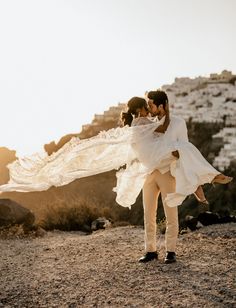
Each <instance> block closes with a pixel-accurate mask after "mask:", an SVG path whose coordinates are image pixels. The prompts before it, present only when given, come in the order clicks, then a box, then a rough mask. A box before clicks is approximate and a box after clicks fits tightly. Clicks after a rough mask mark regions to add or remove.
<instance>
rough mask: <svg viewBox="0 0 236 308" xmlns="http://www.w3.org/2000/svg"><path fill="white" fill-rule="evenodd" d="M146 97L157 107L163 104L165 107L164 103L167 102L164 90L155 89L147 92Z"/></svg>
mask: <svg viewBox="0 0 236 308" xmlns="http://www.w3.org/2000/svg"><path fill="white" fill-rule="evenodd" d="M147 97H148V98H149V99H151V100H153V103H154V104H155V105H156V106H157V107H158V106H160V105H163V108H164V109H165V108H166V104H167V103H168V97H167V95H166V93H165V92H164V91H161V90H156V91H150V92H148V95H147Z"/></svg>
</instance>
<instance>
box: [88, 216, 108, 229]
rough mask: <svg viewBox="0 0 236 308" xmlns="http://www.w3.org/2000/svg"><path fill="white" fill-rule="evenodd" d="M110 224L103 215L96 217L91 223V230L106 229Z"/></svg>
mask: <svg viewBox="0 0 236 308" xmlns="http://www.w3.org/2000/svg"><path fill="white" fill-rule="evenodd" d="M110 226H111V222H110V221H109V220H108V219H106V218H105V217H98V218H97V219H96V220H94V221H93V222H92V224H91V230H92V231H96V230H98V229H106V228H107V227H110Z"/></svg>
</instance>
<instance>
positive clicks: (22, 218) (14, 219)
mask: <svg viewBox="0 0 236 308" xmlns="http://www.w3.org/2000/svg"><path fill="white" fill-rule="evenodd" d="M34 221H35V216H34V214H33V213H32V212H31V211H30V210H29V209H27V208H25V207H23V206H22V205H20V204H18V203H17V202H15V201H13V200H11V199H0V227H6V226H12V225H15V224H22V225H23V229H24V231H28V230H31V229H32V228H33V225H34Z"/></svg>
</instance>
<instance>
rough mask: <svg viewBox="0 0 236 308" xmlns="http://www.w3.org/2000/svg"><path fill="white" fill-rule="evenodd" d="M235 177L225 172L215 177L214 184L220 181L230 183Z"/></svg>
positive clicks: (220, 182)
mask: <svg viewBox="0 0 236 308" xmlns="http://www.w3.org/2000/svg"><path fill="white" fill-rule="evenodd" d="M232 180H233V178H232V177H231V176H227V175H224V174H223V173H220V174H218V175H217V176H215V177H214V179H213V181H212V184H214V183H218V184H228V183H229V182H231V181H232Z"/></svg>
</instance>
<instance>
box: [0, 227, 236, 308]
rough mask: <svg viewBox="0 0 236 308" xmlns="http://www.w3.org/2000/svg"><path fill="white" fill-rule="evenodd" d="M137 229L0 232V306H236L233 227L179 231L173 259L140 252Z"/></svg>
mask: <svg viewBox="0 0 236 308" xmlns="http://www.w3.org/2000/svg"><path fill="white" fill-rule="evenodd" d="M143 237H144V231H143V229H142V228H141V227H132V226H126V227H117V228H111V229H107V230H99V231H96V232H94V233H92V234H91V235H84V234H83V233H81V232H61V231H53V232H47V233H46V234H45V235H44V236H41V237H35V235H34V234H33V233H32V234H30V235H28V236H23V235H22V234H18V235H17V234H14V235H9V234H6V233H4V232H3V233H0V307H34V308H35V307H70V308H72V307H194V308H196V307H207V308H210V307H227V308H228V307H236V266H235V265H236V224H235V223H230V224H222V225H213V226H208V227H204V228H202V229H200V230H198V231H195V232H189V233H187V234H183V235H180V236H179V240H178V246H177V258H178V259H177V260H178V261H177V263H175V264H169V265H166V264H164V263H163V258H164V254H165V251H164V249H165V248H164V237H163V235H159V234H158V235H157V241H158V244H159V247H160V249H159V260H157V261H156V260H155V261H151V262H149V263H147V264H140V263H138V262H137V260H138V259H139V257H141V255H142V254H143V244H144V239H143Z"/></svg>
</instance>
